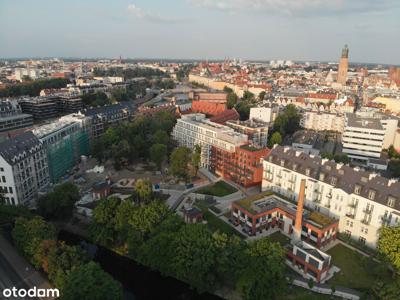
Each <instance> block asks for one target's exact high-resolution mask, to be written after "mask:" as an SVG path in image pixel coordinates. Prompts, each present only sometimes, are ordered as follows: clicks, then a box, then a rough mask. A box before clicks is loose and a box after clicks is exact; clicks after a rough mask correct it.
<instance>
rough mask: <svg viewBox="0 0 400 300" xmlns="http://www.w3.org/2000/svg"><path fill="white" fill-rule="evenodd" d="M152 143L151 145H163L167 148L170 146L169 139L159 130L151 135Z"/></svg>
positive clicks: (166, 134)
mask: <svg viewBox="0 0 400 300" xmlns="http://www.w3.org/2000/svg"><path fill="white" fill-rule="evenodd" d="M152 141H153V144H163V145H165V146H168V145H169V144H170V137H169V135H168V133H166V132H165V131H164V130H161V129H159V130H157V131H156V132H155V133H154V134H153V138H152Z"/></svg>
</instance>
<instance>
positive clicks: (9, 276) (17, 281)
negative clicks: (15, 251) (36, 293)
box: [0, 252, 32, 299]
mask: <svg viewBox="0 0 400 300" xmlns="http://www.w3.org/2000/svg"><path fill="white" fill-rule="evenodd" d="M13 287H16V288H23V289H28V286H27V285H26V284H25V282H24V281H23V280H22V279H21V277H19V275H18V274H17V273H16V272H15V270H14V269H13V267H12V266H11V265H10V263H9V262H8V261H7V259H6V258H5V257H4V256H3V254H2V253H1V252H0V299H21V298H14V297H10V298H5V297H3V290H4V289H11V288H13ZM26 299H28V298H26ZM29 299H32V298H29Z"/></svg>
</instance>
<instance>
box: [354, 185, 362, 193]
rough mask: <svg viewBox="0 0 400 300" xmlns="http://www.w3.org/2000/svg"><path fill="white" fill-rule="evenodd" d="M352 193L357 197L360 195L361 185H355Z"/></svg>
mask: <svg viewBox="0 0 400 300" xmlns="http://www.w3.org/2000/svg"><path fill="white" fill-rule="evenodd" d="M354 193H355V194H357V195H360V193H361V185H359V184H356V185H355V187H354Z"/></svg>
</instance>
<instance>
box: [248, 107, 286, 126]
mask: <svg viewBox="0 0 400 300" xmlns="http://www.w3.org/2000/svg"><path fill="white" fill-rule="evenodd" d="M278 113H279V108H278V107H252V108H250V116H249V119H250V120H257V121H261V122H264V123H271V122H273V121H275V118H276V117H277V115H278Z"/></svg>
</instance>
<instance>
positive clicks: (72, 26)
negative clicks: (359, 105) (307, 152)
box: [0, 0, 400, 64]
mask: <svg viewBox="0 0 400 300" xmlns="http://www.w3.org/2000/svg"><path fill="white" fill-rule="evenodd" d="M345 44H348V45H349V48H350V55H349V57H350V58H349V59H350V62H371V63H385V64H400V1H399V0H0V57H3V58H9V57H109V58H114V57H119V56H120V55H121V56H122V57H123V58H170V59H179V58H181V59H204V60H206V59H225V58H231V59H233V58H242V59H245V60H271V59H285V60H286V59H290V60H303V61H337V60H338V59H339V57H340V54H341V49H342V48H343V46H344V45H345Z"/></svg>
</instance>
